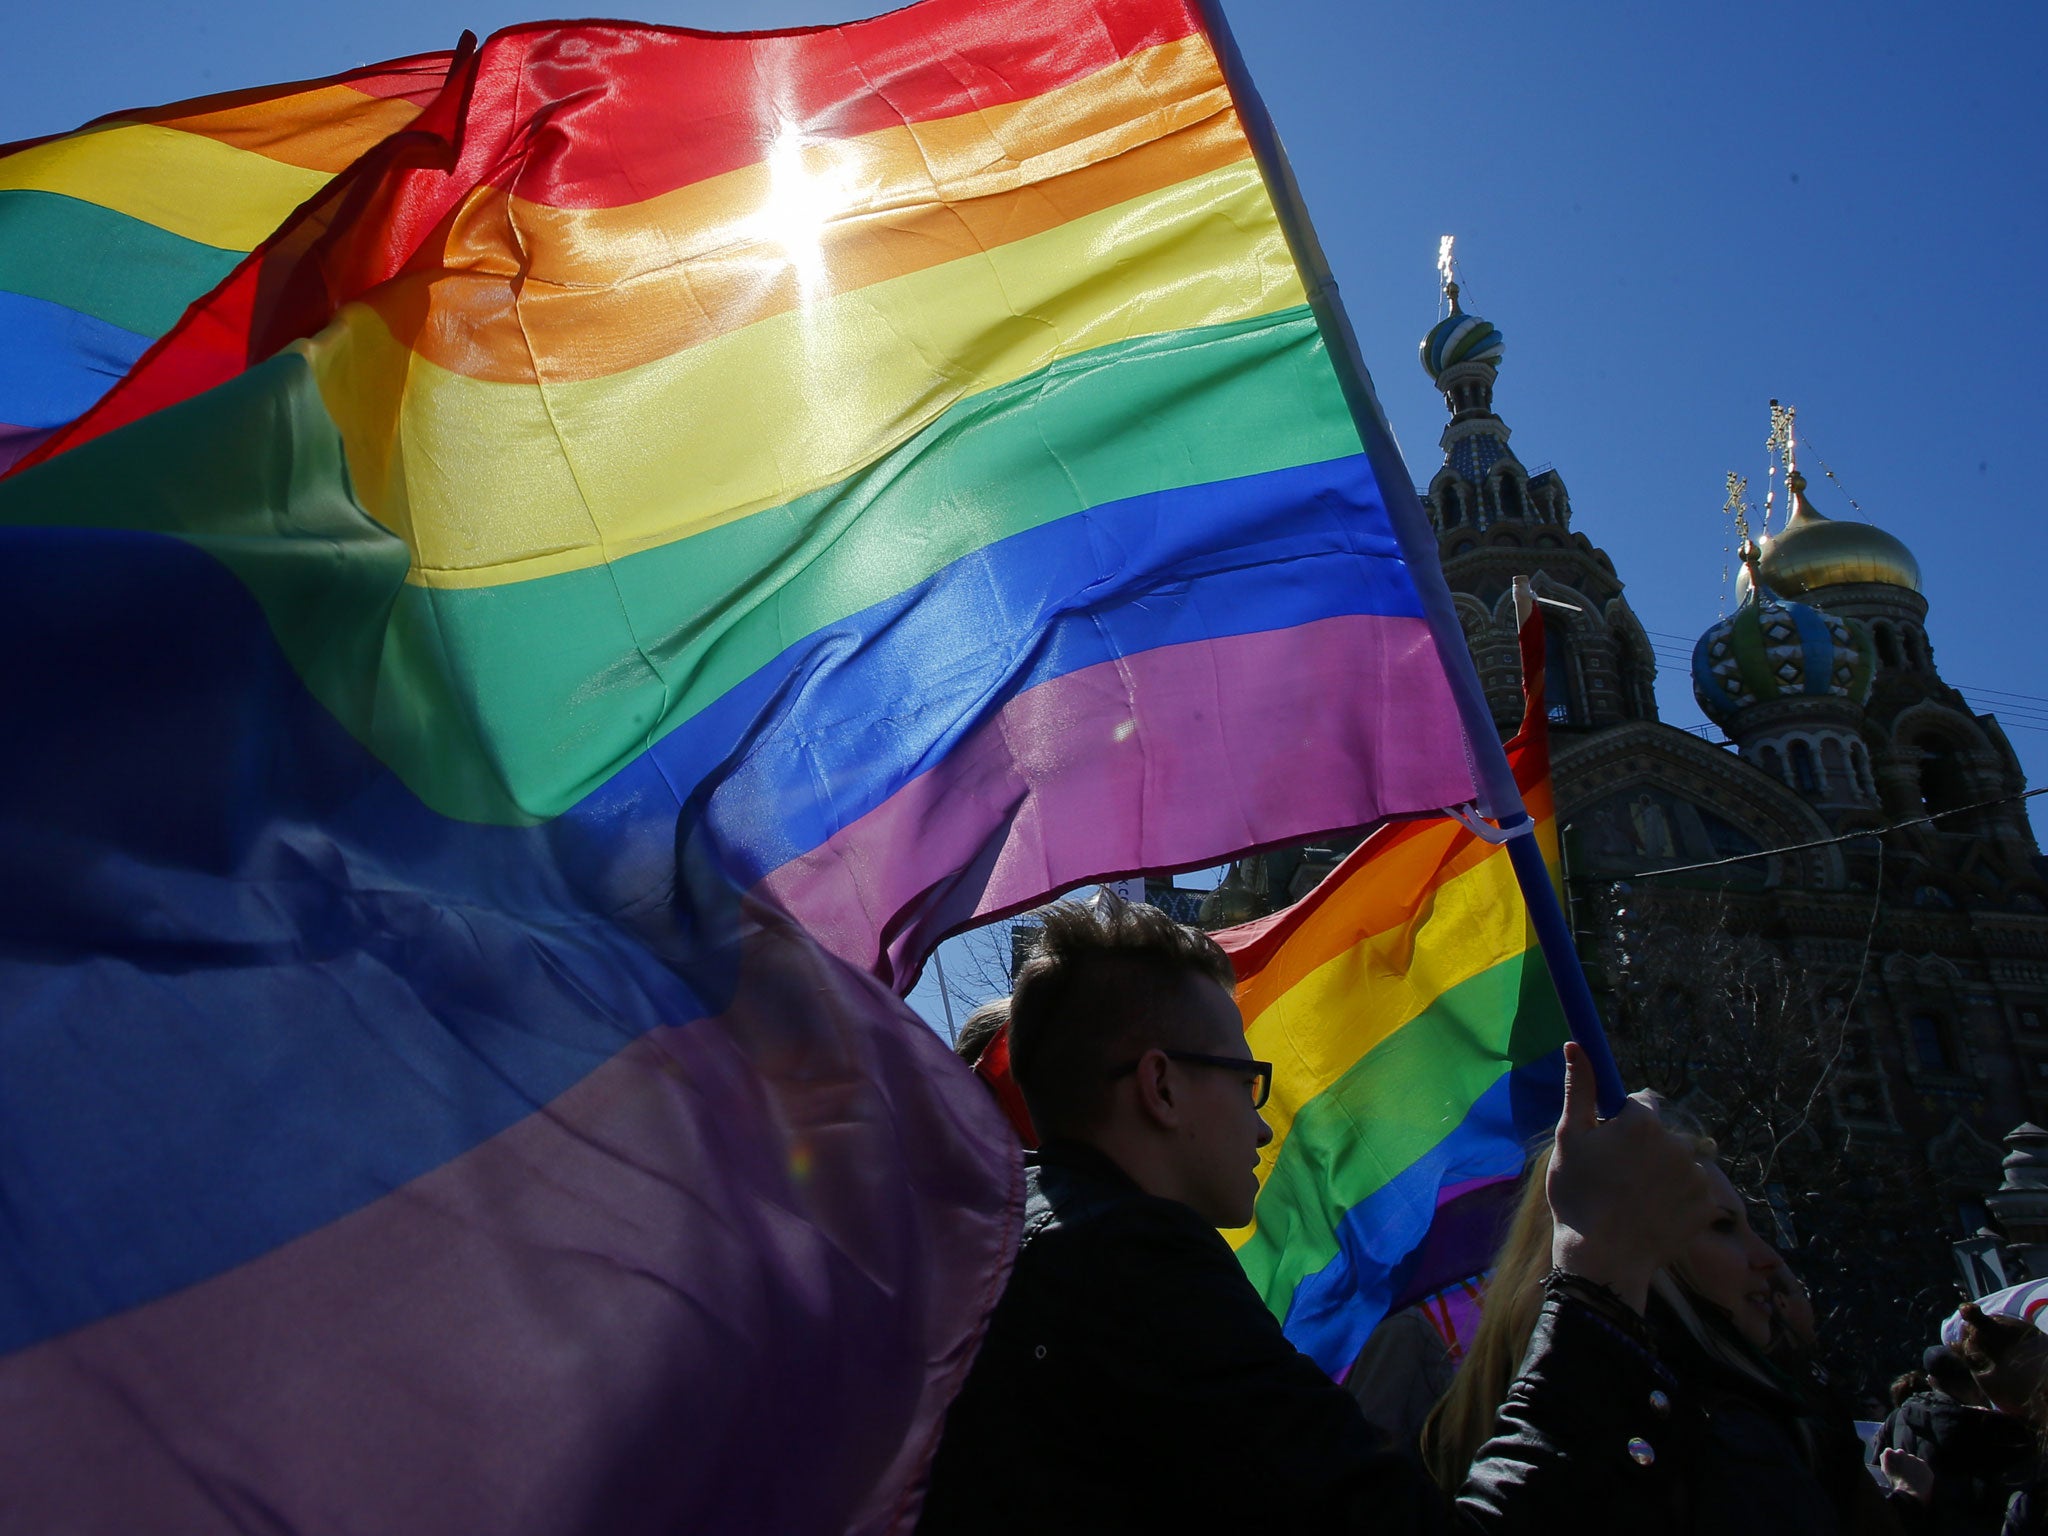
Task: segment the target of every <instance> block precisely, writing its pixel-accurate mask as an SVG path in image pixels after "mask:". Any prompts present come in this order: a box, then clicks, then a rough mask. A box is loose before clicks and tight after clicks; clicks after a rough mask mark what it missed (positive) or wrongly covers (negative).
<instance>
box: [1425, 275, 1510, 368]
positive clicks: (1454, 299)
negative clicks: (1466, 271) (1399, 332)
mask: <svg viewBox="0 0 2048 1536" xmlns="http://www.w3.org/2000/svg"><path fill="white" fill-rule="evenodd" d="M1444 293H1445V295H1446V296H1447V297H1448V298H1449V299H1450V301H1451V312H1450V313H1449V314H1448V315H1445V316H1444V317H1443V319H1441V320H1439V321H1437V323H1436V324H1435V325H1434V326H1432V327H1431V328H1430V332H1429V334H1428V335H1427V336H1425V337H1423V338H1422V366H1423V367H1424V368H1425V369H1426V370H1427V371H1428V373H1429V377H1430V379H1431V381H1432V382H1434V381H1435V380H1437V379H1440V378H1442V377H1443V374H1444V370H1445V369H1447V368H1453V367H1455V366H1457V365H1458V364H1459V363H1492V364H1493V365H1494V366H1495V367H1496V368H1497V367H1499V366H1500V359H1501V351H1502V348H1503V345H1504V344H1503V342H1502V341H1501V334H1500V332H1499V331H1497V330H1495V329H1494V327H1493V323H1492V322H1491V321H1488V320H1482V319H1480V318H1479V317H1478V316H1477V315H1468V314H1466V313H1465V312H1464V311H1463V310H1462V309H1460V308H1458V285H1457V284H1456V283H1446V284H1445V285H1444Z"/></svg>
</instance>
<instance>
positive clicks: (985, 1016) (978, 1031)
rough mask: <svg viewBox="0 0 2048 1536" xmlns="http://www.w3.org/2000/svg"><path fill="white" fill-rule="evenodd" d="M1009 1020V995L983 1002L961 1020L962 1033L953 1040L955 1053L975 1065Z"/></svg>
mask: <svg viewBox="0 0 2048 1536" xmlns="http://www.w3.org/2000/svg"><path fill="white" fill-rule="evenodd" d="M1009 1022H1010V1000H1009V999H1008V998H1007V997H998V998H992V999H991V1000H990V1001H988V1002H986V1003H983V1004H982V1005H981V1006H980V1007H979V1008H977V1009H975V1010H974V1012H972V1013H970V1014H968V1015H967V1017H966V1018H965V1019H963V1020H961V1022H960V1033H959V1034H958V1035H957V1036H955V1037H954V1040H953V1054H954V1055H955V1056H958V1057H959V1058H960V1059H961V1060H962V1061H964V1062H966V1063H967V1065H969V1066H970V1067H971V1066H973V1065H974V1064H975V1063H976V1062H978V1061H980V1060H981V1053H982V1052H983V1051H984V1050H986V1049H987V1048H988V1043H989V1041H991V1040H993V1039H994V1038H995V1037H996V1033H997V1031H999V1030H1000V1029H1001V1028H1002V1027H1003V1026H1004V1025H1005V1024H1007V1023H1009Z"/></svg>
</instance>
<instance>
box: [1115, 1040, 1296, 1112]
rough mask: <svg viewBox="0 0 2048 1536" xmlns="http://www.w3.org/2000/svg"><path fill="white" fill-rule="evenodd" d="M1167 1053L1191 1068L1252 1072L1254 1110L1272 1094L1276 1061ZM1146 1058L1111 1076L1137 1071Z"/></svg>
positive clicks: (1204, 1054) (1126, 1064)
mask: <svg viewBox="0 0 2048 1536" xmlns="http://www.w3.org/2000/svg"><path fill="white" fill-rule="evenodd" d="M1164 1054H1165V1056H1166V1059H1167V1060H1168V1061H1178V1062H1181V1063H1183V1064H1185V1065H1187V1066H1190V1067H1217V1068H1220V1069H1221V1070H1223V1071H1225V1072H1246V1073H1250V1074H1252V1080H1251V1082H1250V1083H1248V1084H1247V1085H1246V1086H1247V1087H1248V1088H1250V1089H1251V1095H1252V1108H1253V1109H1264V1108H1265V1107H1266V1100H1267V1099H1269V1098H1271V1097H1272V1094H1273V1063H1271V1062H1270V1061H1253V1060H1252V1059H1251V1058H1250V1057H1249V1056H1211V1055H1208V1054H1207V1053H1206V1052H1203V1051H1165V1053H1164ZM1143 1060H1144V1057H1142V1056H1140V1057H1137V1058H1136V1059H1134V1060H1131V1061H1127V1062H1125V1063H1124V1064H1123V1065H1122V1066H1120V1067H1118V1068H1116V1069H1115V1070H1114V1071H1113V1072H1111V1073H1110V1074H1109V1075H1110V1078H1111V1079H1112V1080H1114V1079H1116V1078H1119V1077H1127V1076H1129V1075H1130V1074H1131V1073H1133V1072H1135V1071H1137V1070H1138V1062H1140V1061H1143Z"/></svg>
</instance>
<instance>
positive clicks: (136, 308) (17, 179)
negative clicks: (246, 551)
mask: <svg viewBox="0 0 2048 1536" xmlns="http://www.w3.org/2000/svg"><path fill="white" fill-rule="evenodd" d="M452 58H453V56H452V55H450V54H429V55H422V56H421V57H419V58H416V59H404V60H394V61H392V62H391V63H389V64H382V65H375V66H371V67H369V68H366V69H361V70H355V71H351V72H350V73H349V74H347V75H343V76H337V77H334V78H333V79H330V80H315V81H306V82H300V83H296V84H290V85H283V86H277V87H272V88H269V89H267V90H258V91H245V92H234V93H230V94H228V95H223V96H215V97H204V98H200V99H198V100H194V101H185V102H178V103H174V104H172V105H170V106H165V107H158V108H154V109H150V110H146V111H142V112H136V113H130V114H127V115H126V116H124V117H122V118H119V119H114V120H108V121H103V122H100V123H95V124H91V125H88V126H87V127H85V128H81V129H80V130H78V131H77V132H76V133H71V134H62V135H58V136H55V137H52V138H46V139H39V140H33V141H30V142H27V143H23V144H10V145H0V472H5V471H6V469H7V468H8V467H9V466H10V465H12V464H13V463H15V462H16V461H17V460H18V459H20V458H21V457H23V456H24V455H26V454H27V453H28V452H30V451H31V450H33V449H34V448H35V447H36V446H37V445H38V444H40V443H41V442H42V441H43V440H44V439H46V438H47V437H49V436H50V435H51V434H52V433H53V432H55V431H56V430H58V429H59V428H61V427H63V426H65V425H67V424H68V423H70V422H71V421H73V420H75V419H76V418H77V417H79V416H80V415H82V414H83V413H84V412H86V411H87V410H89V409H90V408H91V407H92V406H93V405H94V404H95V403H96V402H97V401H98V400H99V399H100V398H101V397H102V396H103V395H104V394H105V393H106V392H107V391H108V389H109V388H111V387H112V386H113V385H114V384H115V383H116V382H117V381H118V380H119V379H120V378H121V377H122V375H123V374H124V373H125V372H126V371H127V370H128V369H129V368H130V367H132V366H133V365H134V364H135V363H136V362H137V361H138V360H139V359H140V358H141V357H142V356H143V354H144V353H145V352H146V351H147V350H148V348H149V345H150V343H152V342H153V341H156V340H157V339H158V338H160V337H162V336H164V335H167V334H168V333H169V332H170V330H171V328H172V327H173V326H174V325H175V324H176V323H177V321H178V318H179V316H181V315H182V314H184V312H185V310H186V309H187V307H189V306H190V305H191V304H193V303H194V302H195V301H197V300H198V299H200V298H202V297H204V296H205V295H206V294H207V293H209V292H210V291H212V290H213V289H214V288H215V287H217V286H218V285H219V284H220V283H221V282H223V281H224V280H225V279H226V278H227V277H228V276H229V274H231V273H232V272H233V271H234V270H235V268H236V267H237V266H239V265H240V264H241V262H242V261H243V260H244V259H245V258H246V257H247V255H248V254H249V252H250V251H251V250H252V249H253V248H254V247H255V246H256V245H257V244H259V243H260V242H261V241H263V240H264V239H265V238H266V237H268V236H269V235H270V233H271V232H272V231H273V230H275V229H276V228H277V226H278V224H279V223H280V222H281V221H282V220H283V219H284V218H285V217H286V216H287V215H288V214H290V213H291V211H292V210H293V209H294V208H296V207H297V206H298V205H299V204H300V203H301V202H303V201H304V200H305V199H306V198H308V197H310V196H311V195H313V194H314V193H316V192H318V191H319V190H320V189H321V188H322V187H323V186H325V185H326V184H327V182H328V181H329V179H330V178H331V177H332V176H333V175H334V174H335V172H337V171H339V170H341V169H343V168H345V167H346V166H347V165H349V164H350V163H352V162H353V161H354V160H356V159H357V158H358V157H359V156H360V155H362V154H363V153H364V152H365V151H367V150H368V149H370V148H371V147H372V146H373V145H375V144H376V143H378V142H379V141H380V140H382V139H384V138H385V137H386V136H388V135H389V134H391V133H393V132H396V131H398V130H399V129H401V128H403V127H404V126H405V125H406V124H407V123H409V122H410V121H412V120H413V119H414V118H415V117H416V116H417V114H418V112H419V110H420V108H421V106H422V105H423V104H424V103H425V102H427V101H429V100H431V99H432V98H433V96H434V94H435V93H436V92H437V91H438V90H439V89H440V87H441V84H442V83H443V81H444V79H445V77H446V74H447V70H448V66H449V64H450V62H451V61H452Z"/></svg>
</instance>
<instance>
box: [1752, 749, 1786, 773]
mask: <svg viewBox="0 0 2048 1536" xmlns="http://www.w3.org/2000/svg"><path fill="white" fill-rule="evenodd" d="M1756 764H1757V766H1758V767H1759V768H1761V769H1763V771H1764V772H1765V773H1768V774H1769V775H1770V776H1771V777H1772V778H1774V779H1783V778H1784V777H1785V759H1784V758H1782V757H1780V756H1779V755H1778V749H1777V748H1776V747H1765V748H1764V749H1763V750H1762V751H1761V752H1759V753H1757V755H1756Z"/></svg>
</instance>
